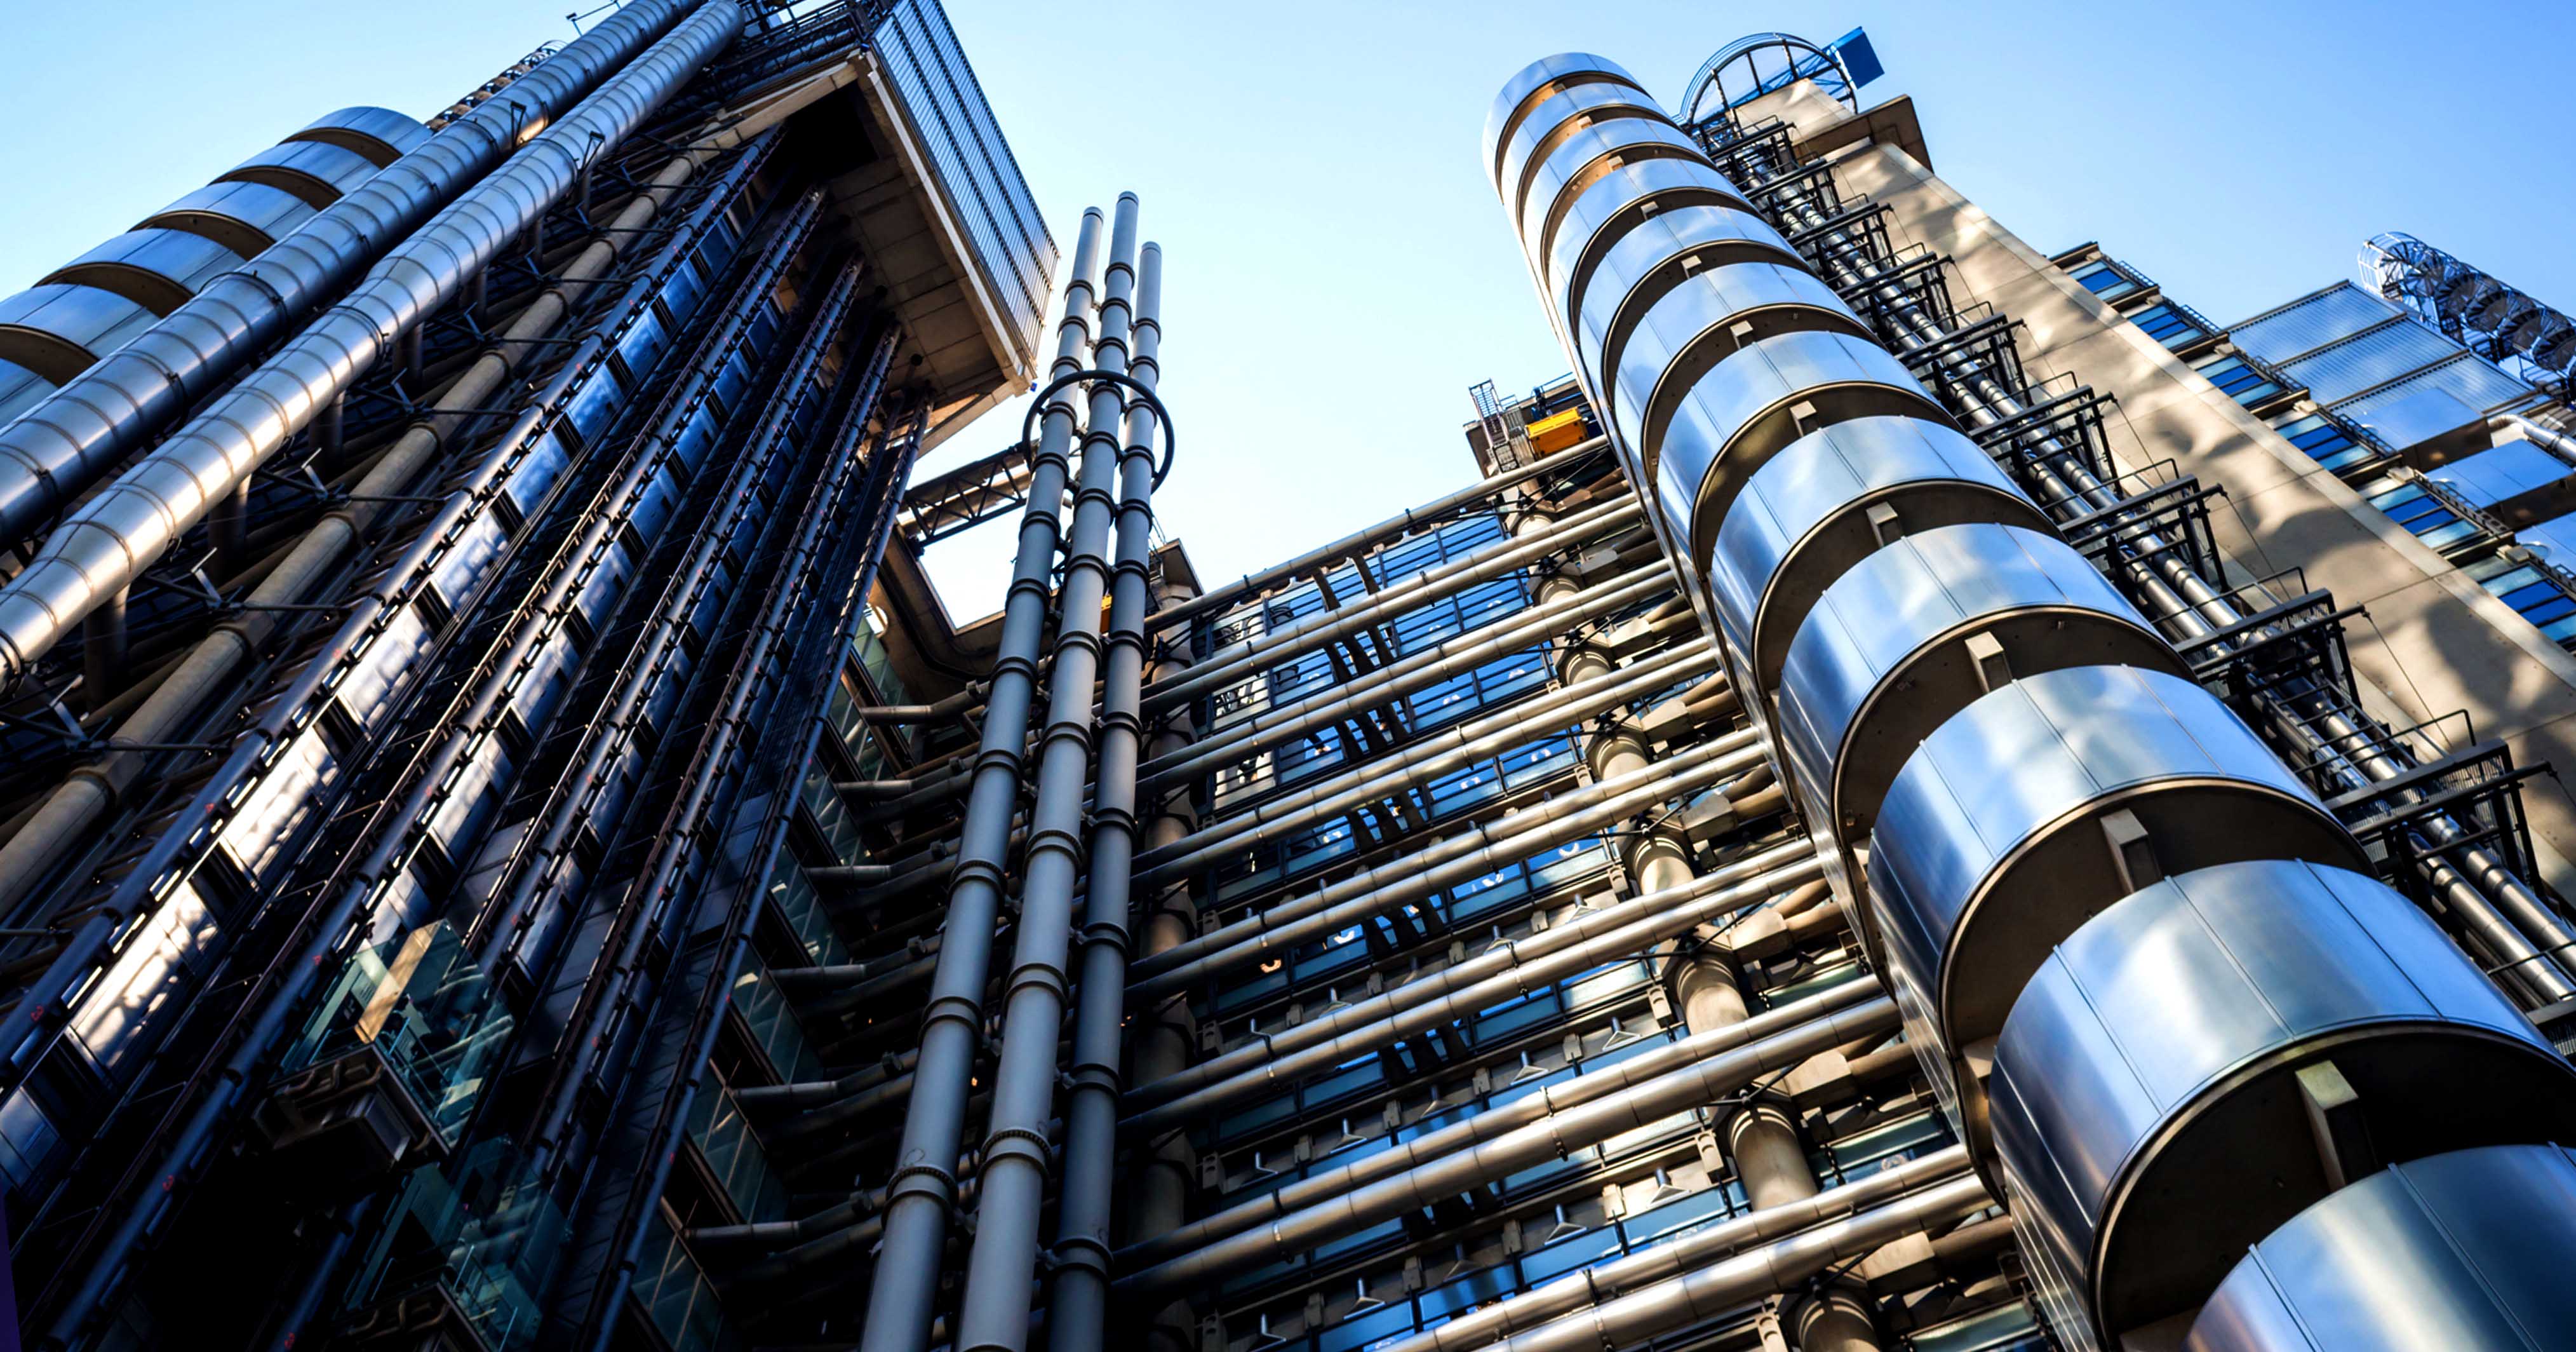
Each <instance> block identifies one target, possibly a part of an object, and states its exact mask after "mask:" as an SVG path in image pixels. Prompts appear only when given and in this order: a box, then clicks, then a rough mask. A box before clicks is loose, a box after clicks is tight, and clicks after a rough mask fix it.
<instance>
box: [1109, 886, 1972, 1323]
mask: <svg viewBox="0 0 2576 1352" xmlns="http://www.w3.org/2000/svg"><path fill="white" fill-rule="evenodd" d="M1702 914H1703V915H1704V914H1706V912H1702ZM1685 928H1687V927H1685ZM1489 1003H1490V1002H1489ZM1895 1026H1896V1002H1895V1001H1893V1000H1890V999H1888V998H1887V997H1885V996H1881V997H1879V998H1877V999H1874V1000H1871V1001H1868V1002H1867V1003H1865V1004H1861V1005H1856V1006H1853V1007H1852V1008H1849V1009H1844V1010H1837V1011H1835V1012H1833V1013H1830V1014H1824V1015H1820V1016H1818V1017H1816V1018H1814V1019H1812V1020H1809V1021H1808V1022H1807V1023H1805V1024H1803V1025H1801V1026H1799V1027H1797V1028H1793V1029H1790V1030H1789V1031H1787V1032H1783V1033H1775V1034H1773V1035H1771V1036H1770V1037H1767V1038H1763V1039H1761V1040H1760V1041H1757V1042H1753V1043H1750V1044H1748V1045H1746V1046H1743V1047H1739V1048H1737V1049H1736V1050H1734V1051H1731V1052H1722V1053H1720V1054H1718V1055H1716V1056H1712V1057H1709V1058H1708V1059H1706V1060H1704V1061H1699V1062H1695V1063H1693V1064H1690V1065H1687V1066H1684V1067H1681V1068H1680V1069H1677V1070H1674V1071H1672V1072H1670V1073H1668V1074H1665V1075H1661V1076H1658V1077H1656V1078H1654V1079H1651V1080H1647V1081H1645V1082H1643V1083H1640V1084H1635V1085H1631V1086H1628V1087H1626V1088H1623V1089H1620V1090H1619V1091H1617V1092H1615V1093H1612V1094H1608V1095H1605V1096H1603V1097H1601V1098H1597V1099H1594V1100H1593V1101H1591V1102H1589V1103H1586V1104H1583V1105H1581V1106H1579V1107H1573V1108H1567V1109H1564V1110H1562V1111H1559V1112H1555V1113H1551V1114H1549V1115H1547V1116H1546V1117H1544V1118H1541V1119H1540V1120H1538V1121H1536V1122H1531V1123H1528V1124H1526V1125H1523V1126H1518V1127H1514V1128H1512V1129H1511V1130H1509V1131H1506V1132H1502V1133H1500V1134H1499V1135H1496V1136H1493V1137H1491V1138H1488V1139H1486V1140H1483V1141H1479V1142H1476V1143H1475V1144H1473V1145H1469V1146H1465V1147H1463V1148H1461V1149H1458V1150H1456V1151H1452V1152H1450V1153H1448V1154H1444V1155H1440V1156H1438V1157H1435V1158H1433V1159H1429V1160H1426V1161H1424V1162H1423V1163H1421V1164H1418V1165H1415V1166H1413V1167H1412V1168H1409V1169H1406V1170H1405V1171H1404V1172H1402V1173H1400V1174H1397V1175H1395V1176H1394V1177H1392V1178H1386V1179H1381V1180H1379V1181H1378V1182H1375V1183H1370V1184H1365V1185H1363V1186H1361V1187H1357V1188H1354V1189H1352V1190H1350V1191H1349V1192H1346V1193H1342V1194H1341V1195H1339V1196H1337V1197H1334V1198H1331V1199H1329V1200H1327V1201H1323V1202H1319V1203H1316V1204H1315V1205H1312V1206H1308V1207H1305V1208H1302V1209H1300V1210H1297V1211H1293V1212H1290V1213H1289V1214H1287V1215H1285V1216H1281V1217H1279V1218H1278V1219H1276V1220H1274V1221H1272V1222H1270V1223H1269V1224H1268V1225H1266V1226H1263V1227H1261V1228H1260V1229H1258V1230H1253V1231H1248V1232H1245V1233H1241V1234H1235V1235H1231V1236H1228V1237H1226V1238H1224V1239H1220V1240H1216V1241H1214V1242H1212V1243H1209V1244H1205V1245H1201V1246H1200V1247H1198V1248H1196V1249H1194V1250H1192V1251H1190V1252H1189V1253H1187V1254H1184V1255H1182V1256H1180V1257H1177V1258H1173V1259H1170V1260H1168V1261H1166V1262H1162V1263H1157V1264H1155V1265H1154V1266H1152V1267H1149V1268H1145V1269H1143V1270H1141V1271H1138V1272H1133V1273H1129V1274H1128V1275H1126V1276H1124V1277H1121V1278H1119V1279H1118V1284H1117V1289H1118V1291H1119V1293H1120V1294H1122V1295H1138V1296H1142V1295H1150V1294H1156V1293H1160V1292H1166V1291H1174V1290H1180V1289H1184V1288H1187V1287H1191V1286H1195V1285H1199V1284H1203V1283H1213V1282H1218V1281H1221V1280H1223V1279H1224V1278H1225V1277H1227V1276H1229V1275H1231V1274H1233V1273H1236V1272H1240V1271H1243V1270H1245V1269H1247V1268H1251V1267H1256V1266H1258V1265H1260V1264H1262V1263H1264V1262H1273V1261H1276V1260H1277V1259H1278V1258H1279V1257H1280V1256H1282V1255H1284V1254H1290V1253H1302V1252H1305V1251H1306V1250H1309V1249H1312V1248H1314V1247H1315V1246H1316V1245H1319V1244H1324V1243H1329V1242H1331V1241H1332V1240H1335V1239H1338V1238H1340V1237H1342V1236H1343V1235H1347V1234H1352V1233H1354V1232H1356V1231H1359V1230H1364V1229H1366V1228H1368V1227H1369V1226H1371V1225H1374V1224H1376V1223H1377V1222H1379V1221H1382V1220H1385V1219H1387V1218H1388V1217H1390V1216H1399V1215H1403V1214H1404V1213H1406V1212H1409V1211H1414V1210H1418V1209H1420V1208H1424V1207H1428V1206H1431V1205H1432V1204H1434V1203H1436V1202H1439V1201H1441V1200H1442V1199H1445V1198H1450V1197H1455V1196H1457V1195H1459V1194H1460V1193H1463V1192H1467V1191H1469V1190H1470V1189H1473V1188H1476V1187H1478V1186H1480V1185H1482V1184H1485V1183H1490V1182H1492V1181H1493V1180H1495V1179H1497V1178H1503V1177H1507V1176H1509V1175H1511V1174H1516V1173H1519V1172H1520V1171H1522V1170H1524V1169H1531V1168H1536V1167H1537V1166H1539V1165H1541V1164H1544V1163H1546V1162H1548V1161H1550V1160H1556V1159H1562V1158H1564V1157H1565V1156H1566V1155H1567V1154H1568V1153H1569V1152H1571V1151H1574V1150H1578V1149H1581V1148H1582V1147H1584V1146H1588V1145H1594V1144H1597V1143H1599V1142H1601V1141H1606V1140H1608V1139H1610V1138H1611V1137H1613V1136H1617V1135H1620V1134H1622V1133H1624V1132H1630V1131H1635V1130H1637V1129H1639V1128H1641V1127H1646V1126H1650V1125H1652V1124H1654V1123H1656V1122H1659V1121H1661V1120H1663V1119H1665V1118H1668V1117H1671V1116H1672V1115H1674V1114H1676V1113H1686V1112H1690V1111H1692V1110H1694V1109H1699V1108H1705V1107H1707V1106H1709V1105H1710V1104H1713V1103H1716V1102H1717V1101H1719V1100H1721V1099H1723V1098H1725V1097H1726V1096H1727V1095H1729V1094H1732V1093H1735V1092H1736V1091H1737V1090H1740V1089H1742V1088H1743V1087H1744V1086H1745V1085H1747V1084H1750V1083H1752V1082H1753V1080H1754V1078H1755V1077H1757V1076H1760V1075H1763V1074H1765V1073H1768V1072H1771V1071H1778V1070H1787V1069H1789V1068H1790V1067H1792V1066H1795V1065H1797V1064H1798V1063H1799V1062H1800V1061H1803V1060H1805V1059H1807V1058H1808V1057H1810V1056H1813V1055H1815V1054H1817V1053H1818V1052H1823V1051H1829V1050H1831V1049H1832V1048H1834V1047H1835V1046H1837V1045H1839V1044H1841V1043H1844V1042H1848V1041H1850V1040H1851V1039H1853V1038H1855V1037H1859V1036H1863V1035H1865V1034H1872V1033H1880V1032H1885V1031H1887V1030H1888V1029H1891V1028H1894V1027H1895ZM1980 1188H1981V1190H1982V1185H1980ZM1603 1345H1604V1346H1611V1345H1612V1344H1608V1343H1605V1344H1603Z"/></svg>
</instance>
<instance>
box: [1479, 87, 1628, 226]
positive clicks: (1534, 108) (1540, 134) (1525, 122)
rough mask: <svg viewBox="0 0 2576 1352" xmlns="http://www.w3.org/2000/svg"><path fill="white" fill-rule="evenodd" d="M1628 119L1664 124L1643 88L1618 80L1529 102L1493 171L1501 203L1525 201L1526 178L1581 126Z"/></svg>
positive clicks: (1569, 89)
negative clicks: (1648, 120)
mask: <svg viewBox="0 0 2576 1352" xmlns="http://www.w3.org/2000/svg"><path fill="white" fill-rule="evenodd" d="M1631 118H1645V119H1651V120H1653V121H1655V122H1663V121H1664V110H1663V109H1661V108H1659V107H1657V106H1656V105H1655V100H1654V99H1653V98H1652V97H1651V96H1649V95H1648V94H1647V93H1646V92H1645V91H1644V90H1642V89H1639V88H1637V87H1636V86H1634V85H1626V84H1620V83H1618V82H1617V81H1594V82H1592V83H1589V84H1579V85H1573V86H1570V87H1568V88H1565V89H1560V90H1557V91H1555V92H1554V93H1551V94H1549V95H1547V96H1546V97H1545V98H1542V99H1539V100H1538V101H1536V102H1534V103H1532V104H1531V105H1530V106H1529V110H1528V111H1527V112H1526V113H1524V114H1522V116H1521V120H1520V125H1519V126H1517V127H1516V128H1514V129H1513V131H1512V135H1511V139H1510V140H1509V141H1507V142H1505V143H1504V145H1503V149H1502V159H1501V161H1500V162H1499V163H1498V164H1497V165H1496V167H1495V174H1494V179H1495V182H1496V184H1497V185H1499V187H1500V190H1501V191H1502V193H1503V200H1505V201H1508V202H1525V201H1527V200H1528V198H1529V189H1530V180H1531V179H1532V178H1533V177H1535V176H1536V175H1537V173H1538V170H1539V166H1541V165H1543V164H1546V163H1547V160H1548V157H1549V156H1551V155H1553V154H1555V153H1556V150H1557V148H1558V147H1559V146H1562V145H1564V144H1565V143H1566V142H1568V141H1571V140H1573V139H1574V138H1575V137H1576V136H1577V135H1578V134H1580V133H1581V132H1582V131H1583V130H1584V129H1585V128H1587V127H1594V126H1600V125H1602V124H1605V123H1610V122H1619V121H1624V120H1627V119H1631ZM1667 125H1669V124H1667Z"/></svg>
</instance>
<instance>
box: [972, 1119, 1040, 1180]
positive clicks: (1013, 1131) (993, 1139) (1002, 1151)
mask: <svg viewBox="0 0 2576 1352" xmlns="http://www.w3.org/2000/svg"><path fill="white" fill-rule="evenodd" d="M1051 1153H1052V1152H1051V1151H1049V1150H1048V1149H1047V1140H1046V1134H1045V1133H1044V1132H1041V1131H1035V1130H1032V1129H1030V1128H1028V1127H1018V1126H1012V1127H995V1128H993V1130H992V1133H991V1134H990V1135H988V1136H986V1137H985V1138H984V1173H985V1174H986V1175H987V1176H989V1175H991V1173H992V1172H993V1166H994V1165H997V1164H1000V1163H1001V1162H1002V1161H1004V1160H1021V1161H1025V1162H1026V1163H1027V1164H1028V1166H1029V1167H1030V1168H1032V1169H1035V1170H1037V1171H1038V1173H1039V1174H1040V1175H1045V1174H1047V1173H1049V1172H1051V1171H1050V1170H1049V1169H1048V1167H1047V1166H1048V1164H1049V1163H1050V1162H1051V1161H1050V1160H1049V1158H1048V1157H1049V1155H1050V1154H1051Z"/></svg>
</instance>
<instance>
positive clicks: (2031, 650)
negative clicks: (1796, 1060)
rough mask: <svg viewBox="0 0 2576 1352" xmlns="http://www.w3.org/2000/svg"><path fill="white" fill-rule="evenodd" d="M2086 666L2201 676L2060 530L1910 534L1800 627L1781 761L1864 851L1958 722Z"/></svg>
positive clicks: (1846, 581)
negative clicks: (2021, 680) (2000, 694)
mask: <svg viewBox="0 0 2576 1352" xmlns="http://www.w3.org/2000/svg"><path fill="white" fill-rule="evenodd" d="M1881 421H1887V420H1881ZM2090 666H2125V667H2141V668H2145V669H2148V670H2152V671H2163V672H2170V673H2172V674H2173V675H2176V676H2182V677H2188V676H2189V675H2190V674H2191V673H2190V670H2189V669H2188V668H2187V667H2185V666H2184V665H2183V661H2182V659H2181V658H2179V657H2177V656H2175V655H2174V651H2173V649H2172V648H2171V647H2170V646H2168V645H2167V644H2166V643H2165V641H2164V639H2163V637H2162V636H2161V635H2159V634H2158V633H2157V632H2156V629H2155V626H2153V625H2151V624H2149V623H2148V622H2147V619H2146V617H2145V616H2143V615H2140V614H2139V613H2138V612H2137V610H2136V609H2135V608H2134V607H2132V606H2131V605H2130V604H2129V603H2128V601H2127V599H2126V598H2124V597H2122V596H2121V595H2120V592H2119V589H2117V588H2115V587H2113V586H2112V585H2111V582H2110V579H2108V578H2105V577H2104V576H2102V574H2101V572H2100V571H2099V570H2097V569H2095V568H2094V567H2093V565H2092V563H2091V562H2090V561H2089V560H2087V559H2086V558H2085V557H2084V556H2083V555H2081V554H2078V553H2076V552H2075V550H2074V549H2073V548H2072V547H2070V546H2069V545H2068V544H2067V543H2066V542H2065V541H2064V540H2061V539H2059V538H2057V535H2056V534H2055V532H2048V531H2036V530H2030V529H2026V528H2024V527H2021V526H1998V525H1992V524H1989V523H1985V522H1971V523H1966V524H1962V525H1956V526H1941V527H1937V528H1935V529H1932V530H1928V531H1925V532H1923V533H1921V534H1919V535H1907V536H1903V537H1901V538H1899V539H1897V540H1895V541H1893V542H1891V543H1890V544H1889V545H1888V546H1887V548H1885V549H1882V550H1879V551H1878V552H1876V553H1874V554H1871V555H1869V556H1868V557H1867V558H1864V559H1862V560H1861V561H1860V562H1859V563H1858V564H1855V565H1854V566H1853V567H1852V569H1851V571H1849V572H1847V573H1844V574H1843V575H1842V576H1841V577H1840V578H1838V579H1836V580H1835V581H1834V583H1833V585H1832V586H1830V587H1827V588H1826V589H1825V592H1824V595H1823V596H1821V597H1819V598H1817V601H1816V604H1815V607H1814V609H1813V611H1812V612H1811V613H1810V614H1809V615H1808V616H1807V619H1806V623H1805V624H1803V625H1802V626H1800V627H1799V629H1798V636H1797V638H1796V639H1795V640H1794V641H1793V642H1791V644H1790V645H1789V655H1788V659H1787V662H1786V664H1785V666H1784V667H1783V669H1782V673H1781V677H1780V692H1779V699H1780V714H1779V720H1778V724H1777V726H1778V728H1779V733H1780V744H1781V749H1782V750H1783V751H1784V752H1785V753H1786V754H1787V756H1788V758H1789V762H1790V764H1791V766H1792V767H1794V769H1795V770H1796V778H1797V781H1798V783H1799V784H1800V785H1801V786H1802V787H1804V788H1806V789H1807V790H1809V791H1811V792H1812V793H1813V794H1814V795H1815V797H1816V801H1815V802H1814V803H1813V804H1811V805H1810V807H1811V813H1812V815H1813V816H1814V817H1815V818H1816V819H1817V820H1818V821H1819V822H1822V823H1827V824H1829V826H1830V829H1831V830H1832V831H1833V833H1834V834H1835V835H1836V836H1837V837H1838V838H1839V839H1841V840H1842V841H1844V842H1845V843H1850V842H1855V841H1858V840H1859V839H1860V838H1862V837H1863V836H1866V835H1867V834H1868V833H1869V828H1870V825H1871V823H1873V822H1875V821H1877V820H1878V805H1879V802H1880V800H1881V799H1883V798H1885V797H1886V796H1887V786H1888V783H1889V782H1890V781H1892V780H1893V779H1895V778H1896V772H1897V770H1898V769H1899V768H1900V767H1901V766H1903V765H1904V763H1905V760H1906V758H1907V757H1908V756H1911V755H1913V754H1914V749H1915V748H1916V747H1918V746H1920V745H1922V744H1923V739H1924V738H1926V737H1929V736H1931V735H1932V730H1933V729H1935V728H1937V727H1939V726H1941V724H1942V723H1943V722H1945V721H1947V720H1948V719H1949V717H1950V715H1952V714H1954V713H1957V712H1958V711H1959V710H1961V709H1964V708H1966V707H1967V706H1968V705H1969V704H1971V703H1973V702H1975V701H1976V700H1977V699H1979V698H1980V697H1982V696H1984V695H1985V694H1986V693H1987V692H1988V691H1991V690H1994V689H1996V688H1998V687H2001V686H2004V685H2008V684H2010V683H2011V682H2012V681H2013V680H2014V679H2015V678H2016V677H2022V676H2035V675H2038V674H2040V673H2041V672H2048V671H2057V670H2060V669H2062V668H2066V667H2090Z"/></svg>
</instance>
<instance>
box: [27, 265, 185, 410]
mask: <svg viewBox="0 0 2576 1352" xmlns="http://www.w3.org/2000/svg"><path fill="white" fill-rule="evenodd" d="M153 319H154V315H153V313H152V312H151V311H150V310H147V309H144V308H143V307H142V306H140V305H137V304H135V303H134V302H133V301H130V300H127V299H126V298H125V297H123V296H120V295H118V294H116V293H115V292H113V291H102V290H100V289H98V288H97V287H94V286H74V285H69V284H66V283H62V282H55V283H52V284H50V285H43V286H31V287H28V288H27V289H26V290H24V291H21V292H19V293H18V294H17V295H14V296H11V297H9V298H8V299H7V300H0V358H5V359H7V360H9V361H12V362H16V363H17V364H18V365H20V366H23V367H26V368H27V369H28V370H30V371H33V372H35V373H36V374H38V375H40V376H43V377H44V378H45V379H47V380H50V381H52V382H54V383H55V384H57V385H60V384H62V383H64V382H66V381H68V380H70V379H71V378H72V377H74V376H77V375H79V374H80V373H81V372H83V371H86V370H88V369H89V368H90V367H91V366H92V365H94V364H95V363H96V362H97V361H98V359H99V358H100V357H102V356H104V355H106V354H107V353H110V352H113V351H115V350H116V349H118V348H120V347H123V346H125V345H126V344H127V343H129V342H131V341H133V340H134V338H135V336H136V335H138V334H140V333H142V332H143V331H144V330H145V329H148V328H150V327H152V321H153Z"/></svg>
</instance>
